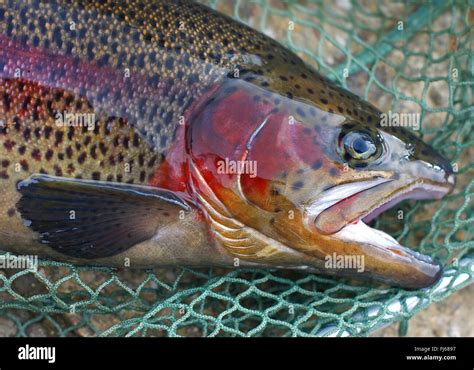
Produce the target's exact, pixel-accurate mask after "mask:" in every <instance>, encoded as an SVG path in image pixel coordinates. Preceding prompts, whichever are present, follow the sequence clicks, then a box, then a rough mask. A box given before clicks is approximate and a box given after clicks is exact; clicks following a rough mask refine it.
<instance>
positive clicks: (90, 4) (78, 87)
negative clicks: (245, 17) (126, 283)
mask: <svg viewBox="0 0 474 370" xmlns="http://www.w3.org/2000/svg"><path fill="white" fill-rule="evenodd" d="M380 117H381V112H380V111H379V110H377V109H376V108H375V107H373V106H372V105H370V104H369V103H367V102H365V101H363V100H361V99H360V98H358V97H357V96H355V95H354V94H352V93H350V92H349V91H347V90H344V89H341V88H340V87H338V86H336V85H335V84H333V83H332V82H330V81H329V80H327V79H325V78H324V77H322V76H320V75H319V74H318V73H316V72H315V71H313V70H312V69H310V68H309V67H308V66H306V65H305V64H304V62H303V61H302V60H301V59H300V58H299V57H298V56H297V55H295V54H293V53H292V52H290V51H288V50H286V49H285V48H284V47H282V46H281V45H280V44H278V43H277V42H275V41H274V40H272V39H270V38H268V37H266V36H264V35H263V34H261V33H258V32H256V31H254V30H252V29H251V28H249V27H247V26H245V25H242V24H240V23H238V22H236V21H234V20H232V19H230V18H228V17H226V16H223V15H221V14H219V13H217V12H215V11H213V10H210V9H208V8H207V7H205V6H203V5H200V4H197V3H193V2H190V1H160V0H153V1H141V0H134V1H108V0H101V1H98V0H97V1H82V0H78V1H67V0H44V1H43V0H24V1H11V0H0V204H1V208H0V248H1V249H3V250H6V251H9V252H12V253H16V254H36V255H41V256H45V257H49V258H53V259H58V260H67V261H71V262H73V263H78V264H84V263H87V264H100V265H109V266H118V267H123V266H130V267H136V268H142V267H151V266H170V265H182V266H194V267H199V266H223V267H238V266H245V267H270V268H289V269H300V270H304V271H307V272H311V273H313V272H315V273H320V274H329V275H337V276H346V277H353V278H361V279H370V280H376V281H379V282H385V283H387V284H390V285H393V286H400V287H405V288H419V287H424V286H428V285H430V284H433V283H434V282H435V281H437V279H438V278H439V276H440V275H441V270H442V269H441V266H440V265H439V264H438V263H436V262H435V261H433V260H432V259H431V258H429V257H427V256H424V255H421V254H419V253H417V252H414V251H412V250H410V249H409V248H406V247H404V246H401V245H400V244H399V243H398V242H397V241H396V240H395V239H393V238H392V237H391V236H389V235H387V234H386V233H384V232H382V231H379V230H375V229H373V228H371V227H369V226H367V222H368V221H370V220H371V219H373V218H374V217H376V216H377V215H378V214H380V213H381V212H382V211H384V210H385V209H387V208H389V207H391V206H393V205H394V204H396V203H398V202H399V201H401V200H403V199H407V198H411V199H427V198H441V197H442V196H444V195H445V194H447V193H449V192H450V191H451V190H452V188H453V186H454V178H453V171H452V168H451V165H450V163H449V162H448V161H447V160H446V159H444V158H443V157H442V156H441V155H440V154H438V153H437V152H436V151H435V150H434V149H433V148H431V147H430V146H428V145H427V144H425V143H423V142H422V141H421V140H420V139H419V138H418V137H417V136H415V135H413V134H412V133H411V132H410V131H408V130H406V129H404V128H400V127H393V126H394V125H390V122H388V124H381V121H380ZM356 260H357V261H359V262H362V263H359V264H357V265H356V264H354V263H351V261H352V262H353V261H356Z"/></svg>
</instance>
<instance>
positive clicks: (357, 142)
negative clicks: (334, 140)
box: [343, 132, 377, 159]
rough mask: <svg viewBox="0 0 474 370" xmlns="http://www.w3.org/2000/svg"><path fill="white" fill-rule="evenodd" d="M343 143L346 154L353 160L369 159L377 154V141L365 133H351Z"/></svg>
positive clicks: (345, 137)
mask: <svg viewBox="0 0 474 370" xmlns="http://www.w3.org/2000/svg"><path fill="white" fill-rule="evenodd" d="M343 143H344V150H345V152H346V153H348V154H349V155H350V156H351V157H352V158H353V159H369V158H370V157H371V156H373V155H374V154H375V153H376V152H377V147H376V144H375V141H374V140H373V139H372V138H371V137H370V136H369V135H368V134H367V133H365V132H349V133H348V134H347V135H345V136H344V139H343Z"/></svg>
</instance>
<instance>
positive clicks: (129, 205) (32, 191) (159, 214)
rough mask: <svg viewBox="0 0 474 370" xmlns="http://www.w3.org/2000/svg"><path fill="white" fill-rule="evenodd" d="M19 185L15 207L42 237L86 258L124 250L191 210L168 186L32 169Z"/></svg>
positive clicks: (52, 246) (110, 254)
mask: <svg viewBox="0 0 474 370" xmlns="http://www.w3.org/2000/svg"><path fill="white" fill-rule="evenodd" d="M18 191H19V192H20V193H21V195H22V197H21V198H20V200H19V201H18V203H17V208H18V211H19V212H20V213H21V215H22V218H23V220H24V222H25V224H26V225H28V226H29V227H30V228H31V229H33V230H34V231H36V232H38V233H39V234H40V237H41V242H42V243H44V244H46V245H48V246H50V247H51V248H53V249H54V250H56V251H58V252H60V253H63V254H65V255H68V256H72V257H77V258H86V259H93V258H102V257H109V256H113V255H115V254H118V253H120V252H123V251H125V250H127V249H128V248H130V247H132V246H133V245H135V244H137V243H140V242H142V241H144V240H147V239H150V238H151V237H152V236H153V235H154V234H155V233H156V231H157V230H158V228H159V227H160V226H162V225H166V224H167V223H170V222H176V221H178V220H179V216H180V214H179V212H180V211H185V212H187V211H189V210H190V207H189V205H188V204H187V203H186V202H185V201H183V200H182V199H180V198H179V197H178V196H176V195H175V194H174V193H173V192H170V191H167V190H163V189H158V188H152V187H145V186H137V185H128V184H119V183H105V182H99V181H87V180H75V179H67V178H62V177H53V176H46V175H33V176H31V177H30V178H28V179H27V180H25V181H22V182H20V183H19V184H18Z"/></svg>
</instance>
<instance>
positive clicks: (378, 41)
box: [0, 0, 474, 336]
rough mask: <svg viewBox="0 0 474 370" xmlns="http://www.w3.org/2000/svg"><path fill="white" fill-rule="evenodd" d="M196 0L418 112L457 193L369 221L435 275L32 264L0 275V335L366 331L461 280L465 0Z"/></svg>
mask: <svg viewBox="0 0 474 370" xmlns="http://www.w3.org/2000/svg"><path fill="white" fill-rule="evenodd" d="M205 3H206V4H208V5H210V6H211V7H213V8H216V9H218V10H219V11H221V12H223V13H226V14H229V15H231V16H233V17H234V18H236V19H239V20H240V21H242V22H244V23H246V24H249V25H250V26H252V27H254V28H256V29H259V30H261V31H263V32H265V33H266V34H268V35H269V36H271V37H273V38H275V39H277V40H279V41H280V42H282V43H283V44H284V45H286V46H287V47H289V48H290V49H292V50H293V51H295V52H297V53H298V55H300V56H301V57H302V58H303V59H304V60H305V61H306V62H307V63H308V64H310V65H312V66H313V67H314V68H316V69H317V70H319V71H320V72H321V73H322V74H324V75H326V76H327V77H329V78H331V79H333V80H334V81H336V82H337V83H339V84H341V85H343V86H345V87H347V88H348V89H350V90H352V91H353V92H355V93H357V94H358V95H360V96H362V97H364V98H365V99H366V100H368V101H370V102H371V103H372V104H374V105H375V106H377V107H378V108H379V109H381V110H382V111H388V110H391V111H395V112H410V113H419V114H420V115H421V126H420V129H419V130H416V134H418V135H420V136H421V137H423V139H424V140H425V141H427V142H429V143H431V144H432V145H433V146H434V147H435V148H437V149H438V150H439V151H440V152H441V153H442V154H444V155H445V156H446V157H448V158H449V159H450V161H451V163H452V164H453V166H454V169H455V170H456V171H457V174H456V177H457V186H456V190H455V191H454V193H452V194H451V195H449V196H447V197H446V198H444V199H443V200H441V201H423V202H421V201H418V202H415V201H405V202H404V203H402V204H401V205H399V206H398V207H397V208H395V209H392V210H390V211H387V212H385V213H384V214H383V215H382V216H381V217H379V218H378V220H377V221H376V223H375V227H376V228H379V229H382V230H384V231H386V232H388V233H389V234H391V235H392V236H394V237H396V238H397V239H398V240H399V241H400V243H401V244H403V245H407V246H410V247H413V248H414V249H416V250H418V251H420V252H422V253H425V254H428V255H430V256H433V257H436V258H437V259H438V260H440V261H441V262H442V263H443V264H444V266H445V271H444V275H443V277H442V279H441V280H440V281H439V283H437V284H436V285H435V286H433V287H431V288H429V289H422V290H417V291H406V290H402V289H396V288H386V287H377V286H374V285H372V286H369V285H367V284H366V283H360V282H354V281H349V280H344V279H336V278H328V277H323V276H318V275H314V274H303V273H299V272H291V271H278V270H249V269H246V270H244V269H235V270H220V269H197V270H191V269H186V268H174V269H155V270H148V271H137V270H127V269H125V270H121V271H116V270H112V269H109V268H103V267H84V266H81V267H78V266H74V265H70V264H66V263H58V262H54V261H46V260H43V261H40V265H39V269H38V270H37V271H32V270H3V271H1V272H0V332H1V335H8V336H44V335H47V336H95V335H103V336H315V335H335V336H341V335H368V334H369V333H370V332H372V331H373V330H375V329H377V328H379V327H381V326H383V325H385V324H388V323H391V322H396V321H406V320H408V319H409V318H410V317H412V316H413V315H414V314H416V313H417V312H419V311H420V310H422V309H424V308H426V307H427V306H428V305H430V304H431V303H433V302H437V301H440V300H443V299H445V298H446V297H448V296H449V295H450V294H452V293H453V292H455V291H456V290H458V289H460V288H462V287H464V286H466V285H468V284H470V283H471V282H472V281H473V280H474V240H473V239H474V238H473V233H474V207H473V197H474V180H473V174H474V164H473V160H472V158H474V133H473V112H474V108H473V87H474V78H473V71H474V57H473V55H472V41H473V39H472V38H473V34H472V31H471V30H472V27H473V24H474V9H473V8H472V7H469V4H468V2H466V1H458V2H456V1H444V0H443V1H431V2H427V1H419V2H393V1H368V0H367V1H350V0H336V1H322V0H321V1H312V0H306V1H304V0H303V1H282V0H257V1H243V0H242V1H237V0H210V1H205ZM400 215H402V216H403V217H401V218H400Z"/></svg>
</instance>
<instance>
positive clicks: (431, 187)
mask: <svg viewBox="0 0 474 370" xmlns="http://www.w3.org/2000/svg"><path fill="white" fill-rule="evenodd" d="M398 181H399V180H393V179H390V178H378V179H374V180H370V181H359V182H354V183H350V184H344V185H339V186H335V187H333V188H331V189H329V190H328V191H326V192H325V193H323V196H322V197H321V198H320V199H318V200H317V201H316V202H314V203H313V204H312V205H311V206H310V207H309V208H308V212H309V213H310V215H311V216H312V217H311V218H312V219H313V220H314V225H315V226H316V228H317V229H318V231H319V232H322V233H323V234H327V235H328V236H331V237H333V238H336V239H339V240H343V241H347V242H350V243H356V244H359V245H365V246H368V247H370V248H372V249H378V250H379V251H380V252H381V253H384V254H390V255H392V254H393V256H392V257H393V258H396V259H397V260H405V261H406V263H418V264H422V265H425V264H427V265H429V266H425V268H430V267H431V266H432V267H435V266H436V267H437V268H439V265H438V264H437V263H436V262H435V261H434V260H433V259H432V258H431V257H429V256H426V255H423V254H421V253H418V252H416V251H413V250H411V249H409V248H407V247H404V246H402V245H400V243H398V241H397V240H395V239H394V238H393V237H392V236H390V235H389V234H387V233H385V232H383V231H381V230H377V229H375V228H372V227H370V226H368V225H367V223H369V222H370V221H372V220H373V219H375V218H376V217H378V216H379V215H380V214H381V213H383V212H385V211H386V210H388V209H390V208H392V207H394V206H395V205H397V204H398V203H400V202H402V201H403V200H407V199H415V200H426V199H440V198H442V197H443V196H445V195H446V194H448V193H449V192H451V190H452V188H453V186H454V179H453V178H452V177H450V178H448V180H447V181H446V183H445V184H444V183H443V184H440V183H433V182H431V181H429V180H423V181H422V180H418V181H415V182H411V183H409V184H408V185H405V186H400V185H399V184H398V185H397V182H398ZM380 194H384V196H381V197H379V195H380ZM375 199H377V201H375ZM370 201H372V203H371V202H370Z"/></svg>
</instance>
